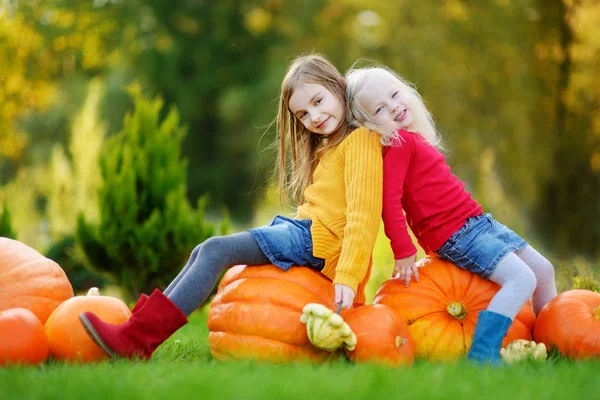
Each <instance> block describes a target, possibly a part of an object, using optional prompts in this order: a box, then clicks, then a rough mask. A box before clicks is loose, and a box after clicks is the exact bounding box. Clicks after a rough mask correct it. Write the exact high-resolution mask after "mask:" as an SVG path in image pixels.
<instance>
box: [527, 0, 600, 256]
mask: <svg viewBox="0 0 600 400" xmlns="http://www.w3.org/2000/svg"><path fill="white" fill-rule="evenodd" d="M539 3H540V6H539V9H540V11H541V13H542V18H541V19H542V26H543V29H544V31H545V35H544V39H543V40H542V41H540V43H539V47H538V49H537V50H538V51H537V55H538V60H537V62H538V70H539V71H540V72H541V74H543V75H542V77H541V78H542V81H543V82H544V83H545V84H546V85H547V86H546V92H547V93H548V95H549V96H548V97H546V98H545V99H543V100H542V101H541V104H542V105H544V106H545V107H546V110H547V112H546V113H545V116H546V118H548V119H549V120H550V121H551V124H550V126H548V127H547V128H548V130H547V131H546V132H542V131H538V132H536V133H537V134H538V135H539V136H538V137H539V140H547V141H550V142H551V143H552V145H553V147H552V152H551V157H552V167H551V171H552V174H551V176H550V178H549V179H548V180H547V181H545V182H542V183H543V185H541V190H542V191H543V193H544V196H542V199H541V201H540V207H539V210H538V212H537V213H536V215H537V219H538V221H539V228H540V232H541V233H542V234H543V237H544V239H545V240H546V242H547V243H548V244H549V245H551V246H552V247H553V249H554V250H555V252H556V253H557V254H558V255H560V256H563V257H569V256H572V255H573V254H584V255H587V256H593V257H600V245H599V244H600V224H597V223H593V222H592V221H598V220H600V124H598V121H600V119H599V118H598V113H597V112H594V111H593V110H596V111H598V110H600V91H599V90H598V85H597V84H596V81H597V77H598V72H599V71H600V61H599V59H600V40H599V38H600V6H599V5H598V2H597V1H591V0H582V1H562V0H556V1H552V2H539ZM590 222H591V223H590Z"/></svg>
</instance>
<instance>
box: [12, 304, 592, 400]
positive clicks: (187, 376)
mask: <svg viewBox="0 0 600 400" xmlns="http://www.w3.org/2000/svg"><path fill="white" fill-rule="evenodd" d="M207 334H208V332H207V329H206V315H205V314H203V313H200V312H198V313H195V314H194V315H193V316H192V318H191V319H190V324H188V325H187V326H186V327H184V328H183V329H181V330H180V331H178V332H177V333H176V334H175V335H174V336H173V337H172V338H171V339H169V340H168V341H167V342H166V343H165V344H164V345H163V346H161V347H160V348H159V349H158V350H157V352H156V353H155V355H154V357H153V359H152V360H151V361H149V362H126V361H120V362H116V363H111V362H105V363H100V364H88V365H69V364H63V363H57V362H49V363H47V364H46V365H44V366H42V367H38V368H0V400H9V399H10V400H12V399H18V400H27V399H82V400H87V399H121V398H122V399H151V398H160V399H173V400H174V399H178V398H186V399H267V398H275V399H311V400H312V399H328V400H329V399H371V400H374V399H379V398H384V399H385V398H389V399H403V400H404V399H413V398H419V399H421V398H423V399H442V398H443V399H461V398H469V399H471V398H480V399H502V400H515V399H565V398H572V396H578V397H577V398H579V399H582V400H583V399H593V398H598V396H600V395H599V394H598V393H599V392H600V362H571V361H568V360H562V359H558V358H552V359H550V360H549V361H547V362H546V363H543V364H531V363H524V364H521V365H518V366H512V367H502V368H491V367H485V368H482V367H478V366H475V365H471V364H468V363H466V362H459V363H454V364H432V363H430V362H427V361H425V360H420V361H417V362H416V363H415V365H414V366H412V367H410V368H399V369H388V368H383V367H378V366H375V365H353V364H351V363H349V362H347V361H337V362H335V363H334V364H328V365H320V366H311V365H306V364H291V365H274V364H256V363H252V362H230V363H223V362H218V361H215V360H213V359H212V357H211V355H210V350H209V348H208V342H207Z"/></svg>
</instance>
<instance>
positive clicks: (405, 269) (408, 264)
mask: <svg viewBox="0 0 600 400" xmlns="http://www.w3.org/2000/svg"><path fill="white" fill-rule="evenodd" d="M416 261H417V255H416V254H413V255H412V256H409V257H406V258H403V259H400V260H396V262H395V264H394V272H392V278H395V277H396V276H397V277H398V279H400V280H401V281H402V280H403V281H404V286H406V287H408V286H409V285H410V277H411V276H412V274H413V273H414V274H415V281H417V282H419V271H418V268H417V265H416V264H415V262H416Z"/></svg>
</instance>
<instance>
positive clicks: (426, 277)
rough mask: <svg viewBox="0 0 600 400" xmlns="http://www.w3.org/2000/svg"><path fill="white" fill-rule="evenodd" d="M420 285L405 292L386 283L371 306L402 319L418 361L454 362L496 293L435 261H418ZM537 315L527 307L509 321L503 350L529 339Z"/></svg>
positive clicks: (468, 275)
mask: <svg viewBox="0 0 600 400" xmlns="http://www.w3.org/2000/svg"><path fill="white" fill-rule="evenodd" d="M417 264H418V266H419V277H420V281H419V282H412V283H411V284H410V286H409V287H408V288H407V287H405V286H404V283H403V282H400V280H398V279H388V280H387V281H385V282H384V283H383V284H382V285H381V287H380V288H379V290H378V291H377V293H376V294H375V300H374V301H373V302H374V303H375V304H385V305H387V306H389V307H391V308H392V309H393V310H394V311H396V313H397V314H399V315H400V316H402V317H403V318H404V320H405V321H406V322H407V323H408V325H409V330H410V333H411V335H412V338H413V340H414V341H415V344H416V348H417V356H418V357H425V358H430V359H434V360H453V359H456V358H459V357H461V356H463V355H465V354H466V353H467V352H468V350H469V348H470V347H471V342H472V340H473V334H474V332H475V324H476V323H477V316H478V314H479V311H481V310H485V309H486V308H487V306H488V304H489V303H490V301H491V299H492V297H493V296H494V295H495V294H496V292H497V291H498V290H499V289H500V286H499V285H497V284H496V283H494V282H491V281H487V280H485V279H482V278H480V277H478V276H477V275H475V274H472V273H470V272H468V271H466V270H464V269H461V268H458V267H456V266H454V265H452V264H450V263H449V262H446V261H444V260H442V259H440V258H438V257H427V258H424V259H422V260H420V261H419V262H418V263H417ZM534 323H535V315H534V314H533V310H532V309H531V305H530V304H529V302H527V304H526V305H525V306H524V307H523V309H522V310H521V312H519V314H518V315H517V317H516V318H515V320H514V321H513V324H512V326H511V327H510V329H509V330H508V333H507V334H506V336H505V338H504V341H503V343H502V346H506V345H507V344H508V343H510V342H512V341H513V340H515V339H526V340H531V339H532V330H533V325H534Z"/></svg>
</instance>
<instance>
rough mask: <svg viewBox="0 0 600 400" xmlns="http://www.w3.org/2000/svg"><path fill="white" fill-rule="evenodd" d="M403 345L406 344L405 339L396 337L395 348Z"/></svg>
mask: <svg viewBox="0 0 600 400" xmlns="http://www.w3.org/2000/svg"><path fill="white" fill-rule="evenodd" d="M403 344H406V339H404V338H403V337H402V336H396V348H397V349H399V348H400V346H402V345H403Z"/></svg>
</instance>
